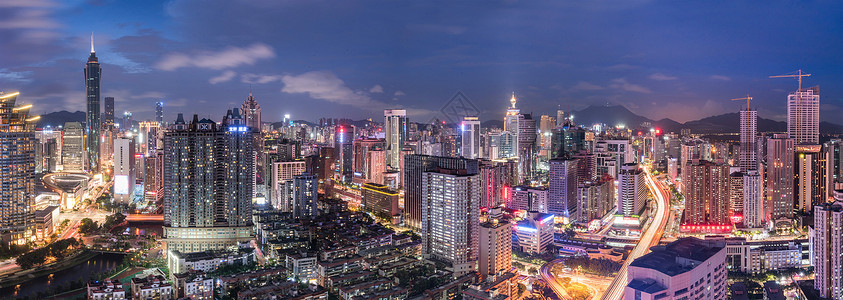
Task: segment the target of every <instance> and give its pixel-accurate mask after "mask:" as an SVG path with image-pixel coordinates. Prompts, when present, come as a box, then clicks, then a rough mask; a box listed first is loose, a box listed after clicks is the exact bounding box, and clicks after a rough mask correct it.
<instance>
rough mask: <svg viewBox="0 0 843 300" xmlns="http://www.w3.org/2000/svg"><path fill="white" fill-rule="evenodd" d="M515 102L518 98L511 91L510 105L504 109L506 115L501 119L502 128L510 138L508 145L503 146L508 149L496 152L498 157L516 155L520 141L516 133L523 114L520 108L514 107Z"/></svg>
mask: <svg viewBox="0 0 843 300" xmlns="http://www.w3.org/2000/svg"><path fill="white" fill-rule="evenodd" d="M516 102H518V99H516V98H515V93H514V92H513V93H512V98H510V99H509V103H510V104H511V106H510V107H509V108H507V109H506V116H504V120H503V130H504V131H506V132H508V133H509V134H510V136H511V137H512V140H511V143H510V144H509V145H506V146H505V147H504V149H506V150H509V151H507V152H504V153H498V157H500V158H508V157H515V156H518V149H519V148H518V141H520V139H519V137H518V133H519V132H520V131H519V129H518V126H519V125H520V124H521V119H522V118H524V115H522V114H521V110H520V109H518V108H516V107H515V103H516Z"/></svg>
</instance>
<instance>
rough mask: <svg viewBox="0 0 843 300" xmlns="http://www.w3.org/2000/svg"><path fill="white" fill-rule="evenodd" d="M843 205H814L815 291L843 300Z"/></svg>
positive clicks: (825, 296) (821, 294) (835, 203)
mask: <svg viewBox="0 0 843 300" xmlns="http://www.w3.org/2000/svg"><path fill="white" fill-rule="evenodd" d="M841 228H843V203H841V202H839V201H837V202H834V203H823V204H820V205H817V206H814V228H813V231H814V232H813V238H814V240H813V247H812V249H811V251H813V253H811V254H812V255H811V257H813V261H812V262H811V263H813V265H814V289H816V290H817V291H818V292H819V295H820V297H822V298H824V299H843V281H841V280H840V279H841V278H843V260H841V256H843V232H841Z"/></svg>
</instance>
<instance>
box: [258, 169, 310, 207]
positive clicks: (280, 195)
mask: <svg viewBox="0 0 843 300" xmlns="http://www.w3.org/2000/svg"><path fill="white" fill-rule="evenodd" d="M270 165H271V166H272V167H271V171H270V173H269V178H267V179H266V180H267V181H268V182H269V187H270V190H269V191H267V193H268V194H269V195H270V197H269V198H270V203H271V204H272V207H274V208H275V209H283V207H285V206H284V203H283V202H284V184H285V183H286V182H287V181H290V180H293V177H295V176H297V175H301V174H302V173H305V172H306V169H307V167H306V165H305V161H304V160H294V161H278V162H272V163H271V164H270Z"/></svg>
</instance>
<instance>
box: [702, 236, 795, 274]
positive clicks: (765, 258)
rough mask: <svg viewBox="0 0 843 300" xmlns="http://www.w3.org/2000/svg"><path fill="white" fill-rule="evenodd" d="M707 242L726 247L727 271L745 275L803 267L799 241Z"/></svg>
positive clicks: (731, 239) (734, 239) (741, 239)
mask: <svg viewBox="0 0 843 300" xmlns="http://www.w3.org/2000/svg"><path fill="white" fill-rule="evenodd" d="M706 240H722V241H724V242H725V243H726V266H728V267H729V270H732V271H736V272H742V273H746V274H758V273H763V272H767V271H778V270H787V269H794V268H799V267H802V252H803V247H807V246H808V243H807V240H806V239H801V240H775V239H768V240H747V238H746V237H724V236H722V235H715V236H708V237H706Z"/></svg>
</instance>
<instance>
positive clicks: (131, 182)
mask: <svg viewBox="0 0 843 300" xmlns="http://www.w3.org/2000/svg"><path fill="white" fill-rule="evenodd" d="M113 167H114V201H116V202H119V203H123V204H129V203H131V202H132V195H134V191H135V143H134V140H132V139H125V138H119V139H114V160H113Z"/></svg>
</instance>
